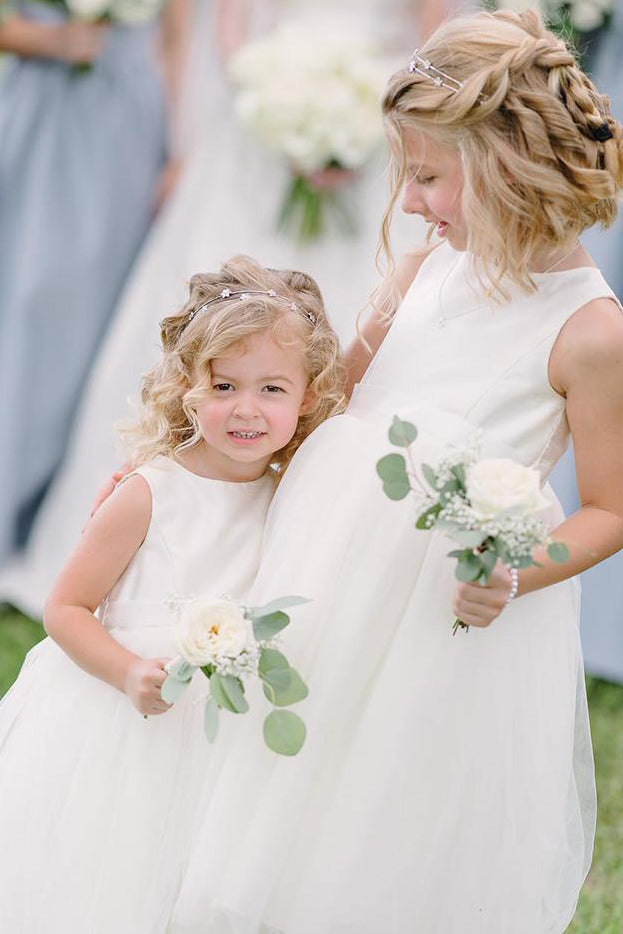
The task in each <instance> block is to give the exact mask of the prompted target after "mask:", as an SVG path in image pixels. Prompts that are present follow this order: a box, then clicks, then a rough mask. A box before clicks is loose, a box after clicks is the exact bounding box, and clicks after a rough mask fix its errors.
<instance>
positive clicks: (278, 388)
mask: <svg viewBox="0 0 623 934" xmlns="http://www.w3.org/2000/svg"><path fill="white" fill-rule="evenodd" d="M264 389H265V390H266V392H285V390H284V389H282V388H281V386H264Z"/></svg>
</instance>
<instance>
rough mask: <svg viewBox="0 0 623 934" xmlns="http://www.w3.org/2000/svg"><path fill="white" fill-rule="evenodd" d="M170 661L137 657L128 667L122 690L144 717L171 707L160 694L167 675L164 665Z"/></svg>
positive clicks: (165, 710) (167, 659)
mask: <svg viewBox="0 0 623 934" xmlns="http://www.w3.org/2000/svg"><path fill="white" fill-rule="evenodd" d="M170 661H171V659H170V658H137V660H136V661H135V662H134V663H133V664H132V665H130V667H129V669H128V672H127V674H126V677H125V684H124V691H125V693H126V694H127V695H128V697H129V698H130V700H131V701H132V703H133V704H134V706H135V707H136V709H137V710H138V712H139V713H141V714H143V716H144V717H154V716H156V715H157V714H160V713H166V712H167V710H169V708H170V707H171V704H166V703H165V702H164V701H163V700H162V697H161V695H160V688H161V687H162V685H163V684H164V682H165V679H166V677H167V673H166V671H165V670H164V666H165V665H166V664H167V662H170Z"/></svg>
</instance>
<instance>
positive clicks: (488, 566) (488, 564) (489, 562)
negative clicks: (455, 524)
mask: <svg viewBox="0 0 623 934" xmlns="http://www.w3.org/2000/svg"><path fill="white" fill-rule="evenodd" d="M497 560H498V556H497V555H496V553H495V552H494V551H489V550H488V549H487V551H483V552H482V554H481V555H480V561H481V563H482V566H483V570H484V576H485V579H486V581H487V583H489V581H490V580H491V575H492V573H493V568H494V567H495V563H496V561H497Z"/></svg>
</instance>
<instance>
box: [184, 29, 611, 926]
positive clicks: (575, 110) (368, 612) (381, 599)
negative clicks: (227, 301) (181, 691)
mask: <svg viewBox="0 0 623 934" xmlns="http://www.w3.org/2000/svg"><path fill="white" fill-rule="evenodd" d="M383 108H384V114H385V119H386V124H387V128H388V134H389V140H390V144H391V147H392V151H393V157H394V164H395V186H394V191H393V195H392V199H391V202H390V211H391V207H392V206H393V204H394V202H395V201H396V199H397V197H398V194H399V191H401V190H402V191H403V192H404V193H403V209H404V210H405V211H406V212H408V213H413V214H419V215H422V216H423V217H424V218H425V219H426V220H427V221H428V222H430V223H431V224H432V225H435V227H436V229H437V232H438V234H439V236H440V238H441V240H442V243H441V245H439V246H438V247H437V248H435V249H432V250H429V251H428V253H427V255H426V256H422V255H420V256H417V257H416V256H411V257H408V258H407V259H406V260H405V261H404V262H403V263H402V264H401V265H400V266H399V267H398V269H397V270H396V273H395V275H394V279H393V280H392V285H393V286H396V287H398V288H400V289H401V290H402V291H403V292H404V291H405V290H406V295H405V298H404V301H403V303H402V305H401V307H400V308H399V310H398V312H397V314H396V315H395V316H394V317H393V318H391V319H390V320H389V321H388V320H387V318H386V316H385V315H384V314H383V313H382V312H378V313H377V314H376V315H375V316H373V318H372V320H371V321H370V322H369V323H368V324H367V325H366V326H365V328H364V336H365V338H366V340H367V343H368V345H369V346H371V348H372V350H373V352H374V360H373V362H372V364H371V365H370V366H368V362H369V356H368V355H367V351H366V350H365V347H364V346H363V345H361V346H359V347H355V348H354V349H353V351H352V353H351V355H350V364H351V375H352V378H353V381H357V380H358V379H361V377H363V379H362V382H361V383H360V385H359V386H358V387H357V388H356V391H355V393H354V394H353V398H352V401H351V403H350V407H349V410H348V412H347V413H346V414H345V415H343V416H340V417H339V418H337V419H332V420H331V421H330V422H326V423H325V424H324V425H322V426H321V427H320V428H319V429H318V430H317V431H316V432H315V433H314V434H313V436H312V437H311V438H309V439H308V441H307V442H306V443H305V444H304V445H303V447H302V448H301V451H300V453H299V454H298V455H297V457H296V458H295V461H294V463H293V464H292V465H291V467H290V468H289V469H288V472H287V475H286V478H285V480H284V483H283V484H282V485H281V486H280V488H279V492H278V495H277V497H276V499H275V501H274V503H273V506H272V508H271V513H270V516H269V520H268V525H267V535H266V537H265V543H264V547H263V555H262V563H261V568H260V572H259V576H258V579H257V582H256V584H255V586H254V588H253V591H252V596H253V599H254V600H261V599H262V598H264V597H265V596H268V595H269V594H271V593H274V592H282V591H283V590H284V588H286V587H287V589H288V590H289V591H291V592H293V593H304V594H305V595H307V596H309V597H311V598H313V602H312V603H310V604H308V606H306V607H305V608H303V612H302V613H301V614H300V615H297V625H296V626H295V627H291V629H290V630H289V631H288V635H287V637H286V640H285V641H286V643H287V650H288V651H289V652H291V654H292V655H293V657H294V656H295V657H296V658H297V665H298V666H299V668H300V670H301V673H302V674H303V676H304V677H305V678H306V679H308V680H309V683H310V697H309V701H308V702H307V703H306V707H305V720H306V723H307V726H308V740H307V743H306V746H305V749H304V750H303V751H302V754H301V755H300V756H299V757H297V759H296V760H293V761H291V762H281V761H280V762H273V761H271V760H270V759H269V757H268V756H267V755H266V754H265V752H264V750H258V751H256V750H255V749H251V747H250V744H249V745H248V747H247V748H246V749H245V750H243V751H241V752H240V754H239V755H236V756H235V757H230V759H229V760H228V761H224V762H223V764H222V772H221V780H220V782H219V784H218V785H215V784H213V785H210V787H208V788H207V794H206V802H205V804H204V805H203V806H202V810H201V814H202V819H203V824H202V829H201V834H200V838H199V841H198V843H197V846H196V848H195V850H194V855H193V858H192V861H191V864H190V868H189V871H188V873H187V876H186V879H185V883H184V886H183V889H182V893H181V896H180V899H179V902H178V905H177V907H176V910H175V912H174V922H173V923H172V925H171V927H170V931H171V932H174V934H182V932H183V934H188V932H195V934H199V932H201V934H222V932H224V931H227V934H260V932H262V934H275V932H283V934H320V932H322V934H561V932H562V931H564V930H565V928H566V927H567V925H568V924H569V922H570V920H571V918H572V916H573V913H574V909H575V904H576V900H577V897H578V893H579V891H580V887H581V885H582V882H583V880H584V878H585V875H586V872H587V870H588V867H589V864H590V859H591V849H592V841H593V832H594V821H595V799H594V779H593V764H592V756H591V747H590V736H589V725H588V716H587V709H586V698H585V691H584V683H583V670H582V655H581V647H580V642H579V635H578V626H577V597H578V594H577V585H576V582H575V579H574V577H573V575H576V574H577V573H578V572H579V571H581V570H583V569H584V568H586V567H588V566H590V565H591V564H594V563H596V562H598V561H600V560H602V559H603V558H604V557H605V556H606V555H608V554H611V553H612V552H614V551H616V550H617V549H619V548H620V547H621V545H623V486H622V485H621V482H620V478H621V467H622V465H623V384H622V382H621V360H622V359H623V316H622V315H621V308H620V307H619V305H618V303H617V302H616V300H615V299H614V297H613V293H612V292H611V290H610V289H609V287H608V286H607V284H606V283H605V282H604V280H603V278H602V276H601V274H600V272H599V270H598V269H596V268H595V267H594V265H593V264H592V262H591V259H590V257H589V256H588V255H587V254H586V253H585V251H584V250H583V249H582V247H581V246H580V245H579V243H578V242H577V237H578V235H579V234H580V233H581V232H582V230H584V229H585V228H586V227H588V226H590V225H591V224H593V223H595V222H602V223H604V224H607V223H609V222H610V221H611V220H612V219H613V217H614V215H615V211H616V204H615V196H616V194H617V192H618V191H619V189H620V188H621V184H622V181H623V158H622V148H623V146H622V139H623V134H622V129H621V127H620V126H619V125H618V124H617V123H616V122H615V121H614V120H613V118H612V116H611V115H610V112H609V110H608V106H607V102H606V100H605V99H604V98H602V97H601V96H600V95H599V94H598V93H597V91H596V90H595V88H594V87H593V85H592V84H591V82H590V81H589V79H588V78H587V77H586V76H585V75H583V74H582V73H581V72H580V71H579V69H578V67H577V64H576V62H575V59H574V57H573V55H572V54H571V53H570V52H569V51H568V50H567V48H566V47H565V45H564V43H563V42H562V41H560V40H559V39H557V38H556V37H555V36H554V35H553V34H551V33H550V32H548V31H546V30H545V29H544V28H543V25H542V24H541V22H540V20H539V18H538V16H537V14H535V13H534V12H528V13H525V14H522V15H514V14H510V13H509V14H489V13H480V14H475V15H473V16H470V17H466V18H464V19H457V20H454V21H450V22H448V23H447V24H445V25H444V26H443V27H441V28H440V29H439V30H438V32H436V33H435V34H434V35H433V36H432V37H431V39H430V40H429V41H428V42H427V43H426V46H425V47H424V48H423V49H422V50H420V51H418V52H416V53H414V55H413V58H412V61H411V63H410V65H408V66H406V67H405V68H404V69H402V70H401V71H400V72H398V73H397V74H396V75H395V76H394V78H392V80H391V81H390V84H389V87H388V89H387V92H386V95H385V98H384V102H383ZM391 291H392V290H390V292H391ZM396 414H398V415H400V416H402V417H405V418H408V419H409V420H410V421H412V422H414V423H415V424H416V426H417V427H418V429H419V436H418V440H417V442H416V444H415V445H414V449H413V456H414V459H415V461H416V462H429V463H435V461H436V459H437V458H439V457H440V456H441V455H442V454H443V453H444V451H447V450H448V448H449V447H451V448H454V449H456V448H457V447H458V448H459V450H460V449H461V448H465V447H467V446H468V445H469V444H470V443H471V442H472V441H473V439H474V436H475V434H476V433H477V432H480V433H481V452H482V455H483V456H491V455H495V456H510V457H513V458H514V459H515V460H516V461H519V462H521V463H523V464H526V465H531V466H532V467H534V468H537V469H538V470H539V471H540V472H541V474H542V476H543V480H544V482H545V480H546V477H547V475H548V473H549V470H550V468H551V466H552V464H553V463H554V462H555V461H556V460H557V458H558V457H559V456H560V454H561V453H562V451H563V450H564V448H565V446H566V444H567V440H568V436H569V429H571V431H572V433H573V437H574V443H575V451H576V458H577V465H578V482H579V487H580V489H581V491H582V507H581V508H580V510H579V511H578V513H577V514H576V515H574V516H572V517H571V518H570V519H568V520H567V521H562V519H563V517H562V515H561V512H560V510H559V507H558V505H557V504H556V503H555V501H553V499H552V508H551V516H550V517H549V518H550V522H551V525H552V527H553V528H554V531H553V535H554V537H555V538H556V539H559V540H561V541H563V542H566V543H567V544H568V545H569V547H570V552H571V556H570V559H569V561H568V562H567V563H566V564H563V565H558V564H553V563H552V562H551V561H550V560H548V558H547V556H546V555H544V554H541V553H540V552H538V553H537V554H536V555H535V557H536V558H537V559H538V561H539V562H540V566H538V567H531V568H529V569H526V570H523V571H521V572H520V573H519V575H518V578H515V574H511V573H510V572H509V571H508V569H507V568H506V567H505V566H504V565H502V564H498V566H497V567H496V568H495V571H494V574H493V577H492V579H491V582H490V585H489V586H487V587H476V586H473V585H465V584H458V582H457V581H456V579H455V578H454V562H453V561H452V560H450V559H448V558H447V557H446V555H447V552H448V551H449V550H450V548H451V547H452V545H451V543H450V542H449V541H448V540H447V539H444V538H443V537H442V536H441V535H440V534H439V533H435V532H428V533H427V532H421V531H416V530H415V528H414V518H415V515H414V512H413V510H412V509H410V508H409V504H408V502H407V503H394V502H391V501H390V500H389V499H387V497H385V495H384V494H383V492H382V490H381V483H380V480H379V478H378V476H377V475H376V472H375V465H376V461H377V460H378V458H379V457H381V456H382V455H384V454H386V453H388V451H389V450H390V449H391V448H390V446H389V442H388V440H387V429H388V427H389V425H390V423H391V420H392V416H393V415H396ZM561 522H562V524H560V523H561ZM514 578H515V580H514ZM515 583H516V584H517V586H518V590H517V591H516V590H515V586H514V584H515ZM513 593H515V596H516V599H511V597H512V595H513ZM455 614H456V615H458V616H459V617H460V618H461V619H463V620H464V621H465V622H467V623H469V624H470V630H469V632H468V634H466V635H462V634H459V635H457V636H456V637H454V638H453V636H452V620H453V618H454V615H455ZM248 728H249V729H250V724H249V725H248Z"/></svg>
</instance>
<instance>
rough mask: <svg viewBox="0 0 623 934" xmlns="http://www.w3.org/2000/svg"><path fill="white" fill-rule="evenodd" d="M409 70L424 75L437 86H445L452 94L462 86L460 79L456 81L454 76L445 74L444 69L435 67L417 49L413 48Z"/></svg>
mask: <svg viewBox="0 0 623 934" xmlns="http://www.w3.org/2000/svg"><path fill="white" fill-rule="evenodd" d="M409 71H410V72H411V74H413V73H414V72H416V71H417V73H418V74H420V75H424V77H425V78H428V79H429V80H430V81H432V83H433V84H434V85H436V86H437V87H438V88H447V90H448V91H452V92H453V93H454V94H456V93H457V92H458V91H460V90H461V88H462V87H463V82H462V81H458V80H457V79H456V78H453V77H452V75H447V74H446V73H445V71H441V69H440V68H436V67H435V65H433V64H432V62H429V60H428V59H427V58H423V57H422V56H421V55H420V50H419V49H415V50H414V52H413V55H412V56H411V61H410V62H409Z"/></svg>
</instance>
